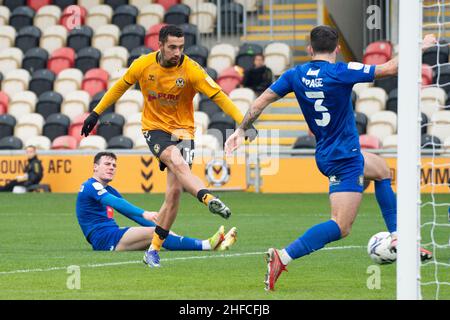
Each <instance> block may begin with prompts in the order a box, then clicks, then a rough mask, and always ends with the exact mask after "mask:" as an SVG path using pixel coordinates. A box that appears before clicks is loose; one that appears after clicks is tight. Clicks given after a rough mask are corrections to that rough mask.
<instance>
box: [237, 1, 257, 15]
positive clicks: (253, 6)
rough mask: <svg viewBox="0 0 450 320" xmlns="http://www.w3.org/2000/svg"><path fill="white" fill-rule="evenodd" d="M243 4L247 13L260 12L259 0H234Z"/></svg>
mask: <svg viewBox="0 0 450 320" xmlns="http://www.w3.org/2000/svg"><path fill="white" fill-rule="evenodd" d="M234 2H236V3H239V4H241V5H242V6H243V7H244V10H245V11H246V12H255V11H257V10H258V3H259V2H258V0H234Z"/></svg>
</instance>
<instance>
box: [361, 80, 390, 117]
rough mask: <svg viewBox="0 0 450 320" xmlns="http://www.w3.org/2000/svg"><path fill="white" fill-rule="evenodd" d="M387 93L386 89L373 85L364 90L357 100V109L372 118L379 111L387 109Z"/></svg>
mask: <svg viewBox="0 0 450 320" xmlns="http://www.w3.org/2000/svg"><path fill="white" fill-rule="evenodd" d="M386 100H387V94H386V91H384V89H381V88H376V87H371V88H367V89H365V90H364V91H362V92H361V93H360V94H359V96H358V100H356V106H355V110H356V111H357V112H362V113H364V114H365V115H366V116H367V117H369V118H370V116H371V115H373V114H374V113H376V112H378V111H382V110H385V107H386Z"/></svg>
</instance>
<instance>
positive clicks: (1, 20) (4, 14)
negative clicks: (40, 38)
mask: <svg viewBox="0 0 450 320" xmlns="http://www.w3.org/2000/svg"><path fill="white" fill-rule="evenodd" d="M10 15H11V11H9V9H8V7H5V6H2V5H0V26H7V25H8V23H9V16H10ZM11 28H12V27H11ZM13 29H14V28H13ZM14 31H15V30H14Z"/></svg>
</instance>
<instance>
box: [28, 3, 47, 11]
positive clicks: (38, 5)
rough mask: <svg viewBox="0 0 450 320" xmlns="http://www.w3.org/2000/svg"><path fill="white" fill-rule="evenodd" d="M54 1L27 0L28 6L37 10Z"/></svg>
mask: <svg viewBox="0 0 450 320" xmlns="http://www.w3.org/2000/svg"><path fill="white" fill-rule="evenodd" d="M51 3H52V0H27V6H29V7H30V8H31V9H33V10H34V11H35V12H37V11H38V10H39V9H40V8H41V7H43V6H47V5H49V4H51Z"/></svg>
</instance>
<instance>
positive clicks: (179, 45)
mask: <svg viewBox="0 0 450 320" xmlns="http://www.w3.org/2000/svg"><path fill="white" fill-rule="evenodd" d="M183 49H184V37H181V38H178V37H173V36H169V37H168V38H167V41H166V42H165V43H162V42H159V50H160V51H161V55H162V61H161V62H162V65H163V66H166V67H173V66H176V65H177V64H178V63H179V62H180V59H181V55H182V54H183Z"/></svg>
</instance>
